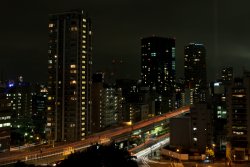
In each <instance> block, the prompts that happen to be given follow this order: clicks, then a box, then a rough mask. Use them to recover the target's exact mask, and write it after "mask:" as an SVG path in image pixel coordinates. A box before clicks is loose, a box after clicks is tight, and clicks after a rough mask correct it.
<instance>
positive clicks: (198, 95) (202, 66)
mask: <svg viewBox="0 0 250 167" xmlns="http://www.w3.org/2000/svg"><path fill="white" fill-rule="evenodd" d="M184 54H185V57H184V77H185V85H186V88H188V89H192V91H193V100H191V101H193V102H194V103H197V102H204V101H206V92H207V71H206V50H205V47H204V45H203V44H196V43H190V44H189V45H187V46H186V47H185V51H184Z"/></svg>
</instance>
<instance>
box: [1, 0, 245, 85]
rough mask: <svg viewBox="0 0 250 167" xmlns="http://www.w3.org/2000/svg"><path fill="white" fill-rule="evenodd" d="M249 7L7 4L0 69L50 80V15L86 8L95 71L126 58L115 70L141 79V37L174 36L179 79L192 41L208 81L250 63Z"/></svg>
mask: <svg viewBox="0 0 250 167" xmlns="http://www.w3.org/2000/svg"><path fill="white" fill-rule="evenodd" d="M215 2H216V3H215ZM249 6H250V1H248V0H241V1H233V0H227V1H226V0H220V1H218V0H203V1H200V0H190V1H185V0H175V1H174V0H136V1H134V0H119V1H117V0H106V1H100V0H50V1H49V0H37V1H31V0H24V1H6V2H5V3H3V4H2V5H1V7H0V9H1V10H0V19H1V23H2V24H1V31H0V36H1V38H0V39H1V40H0V47H1V63H0V69H2V70H3V71H4V73H5V77H6V78H11V77H15V75H23V76H24V78H26V79H27V80H29V81H39V82H41V81H46V79H47V22H48V14H49V13H56V12H60V11H64V10H71V9H76V8H83V9H84V10H86V11H87V12H88V13H89V15H90V16H91V18H92V21H93V30H94V36H93V37H94V39H93V40H94V43H93V48H94V54H93V62H94V70H96V71H97V70H106V69H109V68H111V66H112V63H111V61H112V59H122V60H123V61H124V63H123V65H122V69H121V68H120V69H117V70H119V71H120V73H121V74H122V76H123V77H133V78H139V73H140V71H139V70H140V38H141V37H146V36H151V35H158V36H163V37H175V38H176V48H177V52H176V53H177V55H176V56H177V58H176V59H177V73H178V75H179V76H181V75H182V72H183V49H184V46H185V45H187V44H188V43H189V42H199V43H204V45H205V46H206V48H207V63H208V65H207V66H208V76H209V79H214V78H215V77H216V76H217V75H218V70H219V69H220V67H221V66H225V65H232V66H233V67H234V68H235V71H237V73H239V72H240V71H241V69H242V66H245V68H247V67H248V66H247V64H249V62H250V60H249V58H248V57H250V56H249V52H250V49H249V46H250V40H249V39H250V31H249V29H250V22H249V17H250V10H249V9H248V7H249ZM31 69H32V70H31ZM38 74H39V75H38Z"/></svg>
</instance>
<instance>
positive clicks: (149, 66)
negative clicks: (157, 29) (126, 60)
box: [141, 37, 175, 94]
mask: <svg viewBox="0 0 250 167" xmlns="http://www.w3.org/2000/svg"><path fill="white" fill-rule="evenodd" d="M141 80H142V84H143V85H144V86H147V87H149V88H150V89H155V90H156V91H157V92H158V93H159V94H166V93H170V92H171V93H172V92H173V87H174V82H175V39H172V38H162V37H148V38H143V39H142V40H141Z"/></svg>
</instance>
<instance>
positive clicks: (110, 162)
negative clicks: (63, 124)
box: [58, 144, 138, 167]
mask: <svg viewBox="0 0 250 167" xmlns="http://www.w3.org/2000/svg"><path fill="white" fill-rule="evenodd" d="M133 158H134V157H133V156H131V155H130V153H129V152H128V151H127V150H124V149H119V148H118V147H117V146H116V145H115V144H110V145H99V144H96V145H93V146H91V147H89V148H87V149H86V150H85V151H83V152H77V153H74V154H71V155H69V157H68V158H67V159H65V160H63V161H62V162H61V163H60V164H59V165H58V166H59V167H72V166H74V167H78V166H79V167H80V166H81V167H82V166H84V167H87V166H91V167H118V166H119V167H138V165H137V162H136V161H134V160H133Z"/></svg>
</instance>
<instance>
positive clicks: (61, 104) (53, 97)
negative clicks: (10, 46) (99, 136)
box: [46, 10, 92, 142]
mask: <svg viewBox="0 0 250 167" xmlns="http://www.w3.org/2000/svg"><path fill="white" fill-rule="evenodd" d="M48 34H49V39H48V40H49V41H48V108H47V129H46V131H47V138H48V140H49V141H52V142H53V141H77V140H82V139H84V138H85V136H87V135H88V134H89V133H90V132H91V128H90V127H91V91H90V87H91V66H92V56H91V50H92V47H91V42H92V41H91V36H92V30H91V21H90V19H89V17H88V15H87V14H86V13H85V12H84V11H82V10H75V11H69V12H63V13H57V14H51V15H49V23H48Z"/></svg>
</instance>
